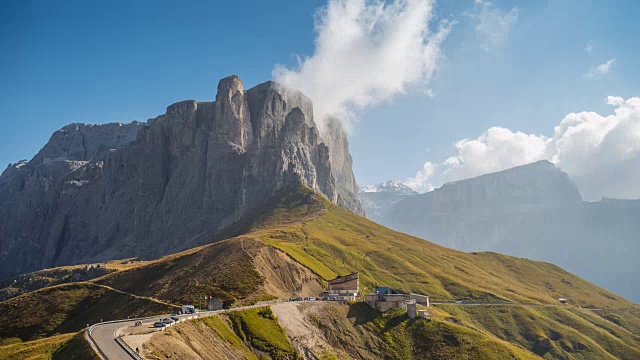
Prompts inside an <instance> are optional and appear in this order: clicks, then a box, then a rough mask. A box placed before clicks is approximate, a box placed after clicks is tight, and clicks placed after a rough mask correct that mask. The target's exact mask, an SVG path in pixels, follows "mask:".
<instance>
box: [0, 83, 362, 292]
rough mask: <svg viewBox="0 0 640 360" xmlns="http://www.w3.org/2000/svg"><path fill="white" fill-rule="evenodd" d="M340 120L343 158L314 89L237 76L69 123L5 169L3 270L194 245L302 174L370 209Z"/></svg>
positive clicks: (327, 192)
mask: <svg viewBox="0 0 640 360" xmlns="http://www.w3.org/2000/svg"><path fill="white" fill-rule="evenodd" d="M340 131H341V130H339V129H338V130H337V131H336V132H335V133H332V135H331V136H330V139H337V140H339V143H338V145H337V146H336V147H335V150H333V151H334V153H335V154H336V155H335V156H334V157H335V159H333V160H332V158H331V150H330V145H331V144H327V142H325V141H324V140H323V138H322V137H321V135H320V134H319V133H318V130H317V128H316V126H315V124H314V121H313V105H312V103H311V101H310V100H309V99H308V98H307V97H305V96H304V95H303V94H302V93H300V92H298V91H296V90H293V89H286V88H283V87H282V86H281V85H279V84H277V83H274V82H267V83H263V84H260V85H258V86H256V87H254V88H252V89H249V90H247V91H245V90H244V88H243V84H242V82H241V81H240V79H239V78H238V77H237V76H231V77H227V78H224V79H222V80H221V81H220V83H219V85H218V92H217V95H216V99H215V101H213V102H196V101H193V100H187V101H182V102H179V103H176V104H173V105H171V106H169V107H168V108H167V111H166V113H165V114H164V115H160V116H158V117H157V118H155V119H150V120H149V121H148V122H147V123H140V122H133V123H130V124H124V125H123V124H106V125H85V124H72V125H69V126H66V127H64V128H62V129H61V130H59V131H57V132H55V133H54V134H53V136H52V137H51V139H50V141H49V143H48V144H46V145H45V146H44V148H43V149H42V150H41V151H40V152H39V153H38V154H37V155H36V156H34V158H33V159H32V160H31V161H21V162H19V163H17V164H11V165H9V167H8V168H7V169H6V170H5V171H4V172H3V173H2V175H0V280H1V279H4V278H7V277H8V276H10V275H14V274H19V273H25V272H29V271H34V270H38V269H42V268H47V267H53V266H60V265H68V264H77V263H90V262H96V261H104V260H108V259H116V258H127V257H134V256H135V257H140V258H146V259H149V258H156V257H159V256H161V255H164V254H169V253H174V252H176V251H180V250H183V249H187V248H191V247H194V246H197V245H199V244H202V243H203V238H204V237H205V235H207V236H208V235H210V234H216V233H219V232H221V231H222V230H223V229H225V228H227V227H229V225H231V224H233V223H234V222H236V221H237V220H239V219H240V218H241V217H242V216H243V214H245V213H247V212H248V211H249V210H251V209H254V208H256V207H258V206H259V205H260V204H262V203H263V202H265V201H266V200H267V199H269V198H270V197H271V196H272V195H273V194H274V193H275V192H276V191H278V190H279V189H282V188H285V187H289V186H297V185H299V184H303V185H306V186H309V187H310V188H312V189H314V190H315V191H317V192H319V193H321V194H323V195H324V196H326V197H327V198H328V199H330V200H331V201H332V202H333V203H337V204H340V205H342V206H345V207H346V208H348V209H350V210H352V211H355V212H358V213H362V210H361V208H360V204H359V202H358V200H357V197H356V195H355V190H354V187H355V183H353V184H351V182H353V181H352V180H353V173H352V171H351V163H350V156H347V155H348V148H347V146H348V145H347V143H346V139H345V138H344V134H342V135H340ZM341 161H344V163H340V162H341ZM336 178H340V179H344V178H346V179H350V183H349V184H347V185H346V186H342V185H338V184H337V183H336ZM208 239H210V238H208Z"/></svg>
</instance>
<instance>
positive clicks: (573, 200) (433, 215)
mask: <svg viewBox="0 0 640 360" xmlns="http://www.w3.org/2000/svg"><path fill="white" fill-rule="evenodd" d="M378 188H385V189H388V190H389V191H386V192H371V191H368V190H369V189H378ZM393 188H400V187H399V186H394V187H385V186H384V184H381V185H379V186H373V187H372V186H360V193H359V195H360V199H361V202H362V205H363V207H364V209H365V212H366V213H367V215H368V216H369V217H370V218H371V219H372V220H374V221H376V222H378V223H380V224H382V225H385V226H389V227H391V228H393V229H396V230H399V231H403V232H406V233H409V234H412V235H416V236H419V237H422V238H425V239H428V240H430V241H434V242H436V243H438V244H440V245H444V246H447V247H451V248H454V249H458V250H462V251H469V252H470V251H496V252H501V253H506V254H510V255H514V256H519V257H526V258H530V259H535V260H542V261H548V262H552V263H554V264H557V265H559V266H562V267H564V268H566V269H568V270H569V271H572V272H574V273H576V274H578V275H580V276H582V277H584V278H586V279H588V280H590V281H593V282H595V283H596V284H598V285H600V286H602V287H605V288H607V289H609V290H611V291H614V292H616V293H618V294H621V295H623V296H625V297H627V298H628V299H630V300H632V301H636V302H640V282H638V281H637V275H638V274H640V262H639V261H637V254H640V221H639V220H640V200H615V199H602V200H601V201H598V202H585V201H583V200H582V198H581V197H580V193H579V192H578V189H577V187H576V186H575V185H574V184H573V183H572V182H571V180H570V179H569V178H568V177H567V175H566V174H565V173H564V172H562V171H561V170H560V169H558V168H556V167H555V166H554V165H553V164H552V163H550V162H548V161H540V162H536V163H532V164H528V165H524V166H519V167H516V168H512V169H508V170H504V171H500V172H496V173H492V174H486V175H483V176H479V177H476V178H473V179H468V180H462V181H456V182H452V183H447V184H445V185H443V186H442V187H440V188H438V189H435V190H433V191H431V192H428V193H424V194H410V193H407V192H406V191H405V190H404V189H403V190H400V191H398V192H394V191H391V189H393Z"/></svg>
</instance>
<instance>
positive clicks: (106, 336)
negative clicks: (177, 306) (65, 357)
mask: <svg viewBox="0 0 640 360" xmlns="http://www.w3.org/2000/svg"><path fill="white" fill-rule="evenodd" d="M277 303H278V302H270V303H267V304H259V305H249V306H240V307H237V308H232V309H226V310H216V311H201V312H197V313H195V314H185V315H178V318H180V321H183V320H189V319H196V318H201V317H207V316H213V315H215V314H220V313H225V312H232V311H242V310H247V309H254V308H259V307H264V306H270V305H274V304H277ZM170 316H172V315H170V314H165V315H155V316H149V317H146V318H137V319H126V320H116V321H107V322H102V323H98V324H95V325H92V326H91V327H89V329H88V330H87V333H86V334H87V337H88V339H89V342H90V343H91V346H92V347H93V348H94V350H96V353H98V354H100V356H101V357H102V358H103V359H106V360H124V359H126V360H128V359H141V358H140V357H136V356H135V354H134V353H133V351H132V350H131V349H128V350H127V349H125V347H126V345H121V344H120V343H119V342H118V335H119V334H118V330H120V329H124V328H127V327H130V326H132V325H133V323H135V322H136V321H142V326H143V327H144V326H148V327H151V326H153V323H154V322H156V321H159V320H160V319H161V318H165V317H170Z"/></svg>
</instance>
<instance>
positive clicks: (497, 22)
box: [466, 0, 518, 51]
mask: <svg viewBox="0 0 640 360" xmlns="http://www.w3.org/2000/svg"><path fill="white" fill-rule="evenodd" d="M466 15H467V16H468V17H470V18H471V19H472V20H473V21H474V22H475V28H476V32H477V33H478V35H479V36H480V37H481V39H482V44H481V46H482V48H483V49H484V50H485V51H489V50H490V49H491V48H492V47H501V46H502V45H503V44H504V42H505V40H506V38H507V35H508V34H509V33H510V32H511V29H512V28H513V26H514V25H515V24H516V23H517V22H518V8H516V7H514V8H513V9H511V10H509V11H506V10H503V9H500V8H497V7H495V6H493V4H492V3H491V2H488V1H483V0H475V2H474V7H473V10H472V11H468V12H467V13H466Z"/></svg>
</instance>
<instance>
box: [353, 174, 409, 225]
mask: <svg viewBox="0 0 640 360" xmlns="http://www.w3.org/2000/svg"><path fill="white" fill-rule="evenodd" d="M417 194H418V193H417V192H415V191H413V190H411V189H410V188H409V187H408V186H406V185H404V184H403V183H401V182H399V181H393V180H389V181H386V182H383V183H380V184H377V185H360V186H359V187H358V196H359V198H360V203H361V204H362V208H363V209H364V211H365V213H366V214H367V217H368V218H369V219H371V220H373V221H375V222H381V221H384V219H385V218H386V217H387V216H388V213H387V211H388V210H389V209H391V208H392V206H393V205H394V204H395V203H396V202H398V201H400V200H402V199H404V198H406V197H407V196H410V195H417Z"/></svg>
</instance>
